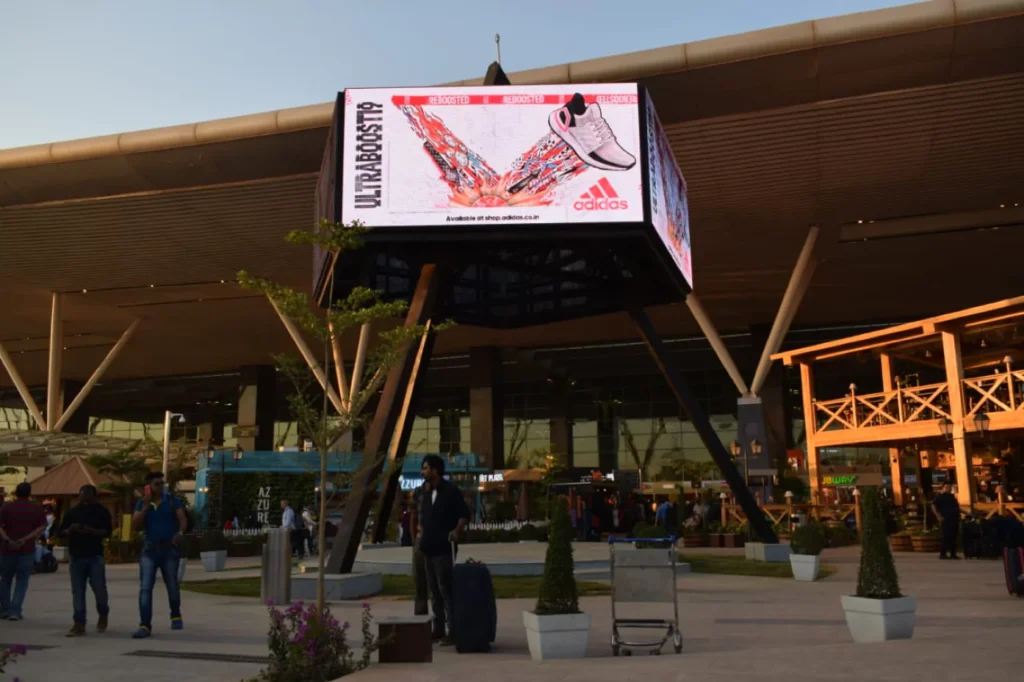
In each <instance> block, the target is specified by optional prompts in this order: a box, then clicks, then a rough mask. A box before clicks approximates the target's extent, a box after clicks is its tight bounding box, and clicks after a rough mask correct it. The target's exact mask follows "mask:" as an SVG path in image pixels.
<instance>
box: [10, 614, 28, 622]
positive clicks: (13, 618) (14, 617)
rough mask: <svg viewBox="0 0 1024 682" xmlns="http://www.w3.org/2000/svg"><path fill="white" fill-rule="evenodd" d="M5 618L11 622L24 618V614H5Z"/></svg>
mask: <svg viewBox="0 0 1024 682" xmlns="http://www.w3.org/2000/svg"><path fill="white" fill-rule="evenodd" d="M7 620H9V621H11V622H15V621H19V620H25V616H23V615H21V614H20V613H12V614H10V615H9V616H7Z"/></svg>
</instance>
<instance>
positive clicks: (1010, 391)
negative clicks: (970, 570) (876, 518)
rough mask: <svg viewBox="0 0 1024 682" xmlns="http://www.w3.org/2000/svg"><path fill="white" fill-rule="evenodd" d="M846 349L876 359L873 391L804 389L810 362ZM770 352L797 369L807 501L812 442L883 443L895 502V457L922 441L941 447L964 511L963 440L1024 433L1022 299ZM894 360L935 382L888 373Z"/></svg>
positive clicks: (814, 479) (966, 464)
mask: <svg viewBox="0 0 1024 682" xmlns="http://www.w3.org/2000/svg"><path fill="white" fill-rule="evenodd" d="M856 354H871V355H873V356H875V357H877V359H878V362H879V365H880V370H881V374H882V388H883V390H882V391H881V392H879V393H858V392H857V387H856V386H855V385H854V384H850V387H849V393H847V395H845V396H844V397H842V398H838V399H825V400H819V399H818V397H817V396H816V395H815V392H814V369H815V367H816V366H817V365H818V364H819V363H821V362H823V361H826V360H831V359H836V358H841V357H845V356H852V355H856ZM773 358H774V359H778V360H782V361H783V362H784V363H785V364H786V365H790V366H792V365H796V366H799V368H800V379H801V389H802V395H803V413H804V422H805V425H806V432H807V470H808V477H809V479H810V486H811V492H812V495H813V496H815V497H816V496H817V495H818V494H819V492H820V488H821V477H820V474H819V464H820V462H819V452H820V450H821V449H822V448H826V447H828V448H835V447H852V446H880V445H888V446H889V461H890V466H891V471H892V481H893V493H894V497H895V499H896V500H897V502H902V499H903V472H902V458H901V453H902V452H903V450H904V448H905V447H906V446H907V445H910V444H912V443H918V444H921V443H925V442H929V441H931V442H934V443H937V444H938V446H937V447H942V444H943V443H946V444H948V447H951V449H952V451H953V455H954V462H955V470H956V479H957V482H958V486H957V488H958V490H957V496H958V499H959V500H960V504H961V505H962V506H963V507H965V508H967V509H972V510H973V509H974V508H975V499H974V498H975V492H974V482H973V478H972V459H971V455H970V452H969V448H968V443H969V441H970V440H971V439H972V438H978V437H981V436H984V435H985V434H988V433H995V432H1006V431H1014V430H1022V431H1024V296H1020V297H1017V298H1012V299H1007V300H1003V301H998V302H995V303H990V304H988V305H983V306H978V307H975V308H969V309H966V310H961V311H958V312H955V313H950V314H946V315H940V316H937V317H931V318H928V319H925V320H920V321H918V322H911V323H907V324H901V325H897V326H894V327H889V328H887V329H882V330H878V331H874V332H869V333H867V334H859V335H857V336H851V337H848V338H845V339H838V340H836V341H829V342H827V343H822V344H818V345H815V346H809V347H806V348H799V349H796V350H789V351H785V352H782V353H778V354H776V355H774V356H773ZM897 361H898V362H900V363H901V365H907V366H909V365H913V366H915V367H923V368H925V370H926V371H930V372H931V374H932V376H933V377H939V378H941V379H943V380H941V381H937V382H936V381H929V382H928V383H925V384H913V383H911V382H909V381H908V380H907V378H906V376H903V377H900V376H896V375H895V374H894V365H893V363H894V362H897ZM1015 363H1016V364H1017V365H1018V366H1020V367H1021V368H1017V367H1015ZM1005 435H1007V436H1008V435H1010V434H1005ZM982 506H993V507H994V506H995V505H982Z"/></svg>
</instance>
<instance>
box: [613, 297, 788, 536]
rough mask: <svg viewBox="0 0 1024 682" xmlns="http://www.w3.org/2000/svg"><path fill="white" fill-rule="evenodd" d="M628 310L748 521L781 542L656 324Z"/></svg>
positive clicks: (637, 311) (639, 310) (638, 311)
mask: <svg viewBox="0 0 1024 682" xmlns="http://www.w3.org/2000/svg"><path fill="white" fill-rule="evenodd" d="M627 312H628V313H629V317H630V318H631V319H632V320H633V324H634V325H635V326H636V328H637V331H638V332H640V336H641V337H642V338H643V340H644V343H645V344H647V350H648V351H650V353H651V357H653V358H654V362H655V363H656V364H657V365H658V369H660V370H661V373H662V375H663V376H664V377H665V380H666V381H667V382H668V385H669V388H670V389H671V390H672V392H673V393H674V394H675V396H676V399H677V400H678V401H679V405H680V406H681V407H682V408H683V410H685V411H686V414H687V415H688V416H689V417H690V421H691V422H693V428H694V429H695V430H696V431H697V435H699V436H700V439H701V441H703V442H704V447H706V448H707V449H708V452H710V453H711V459H713V460H714V462H715V464H716V465H717V466H718V468H719V470H720V471H721V472H722V477H723V478H724V479H725V482H726V483H728V484H729V488H730V489H731V490H732V492H733V495H734V496H735V497H736V501H737V502H738V503H739V505H740V507H741V508H742V509H743V511H744V513H745V514H746V515H747V521H748V523H749V524H750V527H751V528H752V529H753V530H754V532H755V533H756V534H757V536H758V537H759V538H761V540H762V541H763V542H769V543H775V542H778V538H777V537H776V536H775V531H773V530H772V526H771V524H770V523H769V522H768V520H767V519H766V518H765V515H764V512H762V511H761V508H760V507H759V506H758V505H757V501H756V500H755V499H754V496H753V495H752V494H751V492H750V489H749V488H748V487H747V485H746V483H745V482H744V481H743V475H742V474H740V472H739V471H737V470H736V466H735V465H734V464H733V462H732V459H731V458H730V456H729V453H728V452H727V451H726V449H725V446H724V445H722V441H721V440H719V438H718V434H717V433H715V430H714V428H713V427H712V426H711V421H710V420H709V419H708V417H707V415H706V414H704V410H703V409H701V407H700V404H699V403H698V402H697V399H696V398H695V397H694V395H693V393H692V392H691V391H690V386H689V385H688V384H687V383H686V381H685V379H683V375H682V372H680V371H679V368H678V367H677V366H676V364H675V361H674V360H673V359H672V357H671V356H670V355H669V353H668V349H666V348H665V345H664V343H662V340H661V337H660V336H659V335H658V332H657V331H656V330H655V329H654V325H653V324H651V320H650V318H649V317H647V313H646V312H645V311H644V309H643V308H642V307H641V306H639V305H637V304H635V303H631V304H629V305H628V306H627Z"/></svg>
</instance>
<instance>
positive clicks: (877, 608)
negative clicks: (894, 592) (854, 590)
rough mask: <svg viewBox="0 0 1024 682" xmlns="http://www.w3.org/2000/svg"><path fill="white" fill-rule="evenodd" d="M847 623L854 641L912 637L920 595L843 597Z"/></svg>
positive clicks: (880, 640) (863, 641) (881, 640)
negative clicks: (893, 597) (915, 596)
mask: <svg viewBox="0 0 1024 682" xmlns="http://www.w3.org/2000/svg"><path fill="white" fill-rule="evenodd" d="M842 601H843V611H845V612H846V626H847V627H848V628H849V629H850V635H852V636H853V641H855V642H861V643H865V642H886V641H888V640H892V639H910V638H911V637H913V636H914V624H915V622H916V621H917V599H916V598H914V597H900V598H899V599H864V598H863V597H852V596H850V597H843V598H842Z"/></svg>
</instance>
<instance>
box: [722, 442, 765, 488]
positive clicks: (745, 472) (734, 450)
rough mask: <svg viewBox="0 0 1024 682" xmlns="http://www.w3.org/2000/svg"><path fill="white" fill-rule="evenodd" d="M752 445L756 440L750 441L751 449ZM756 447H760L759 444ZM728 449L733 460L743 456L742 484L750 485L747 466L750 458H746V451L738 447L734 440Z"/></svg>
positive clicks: (748, 467)
mask: <svg viewBox="0 0 1024 682" xmlns="http://www.w3.org/2000/svg"><path fill="white" fill-rule="evenodd" d="M754 443H757V439H756V438H755V439H754V440H752V441H750V446H751V447H753V446H754ZM758 447H760V444H759V443H758ZM729 449H730V450H732V457H733V459H739V457H740V455H743V484H744V485H747V486H749V485H750V466H749V464H748V461H749V459H750V458H749V457H748V456H747V452H746V450H744V449H743V446H742V445H740V443H739V441H736V440H734V441H733V442H732V445H730V446H729Z"/></svg>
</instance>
